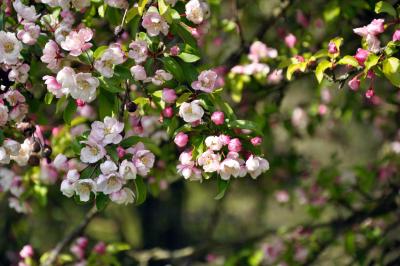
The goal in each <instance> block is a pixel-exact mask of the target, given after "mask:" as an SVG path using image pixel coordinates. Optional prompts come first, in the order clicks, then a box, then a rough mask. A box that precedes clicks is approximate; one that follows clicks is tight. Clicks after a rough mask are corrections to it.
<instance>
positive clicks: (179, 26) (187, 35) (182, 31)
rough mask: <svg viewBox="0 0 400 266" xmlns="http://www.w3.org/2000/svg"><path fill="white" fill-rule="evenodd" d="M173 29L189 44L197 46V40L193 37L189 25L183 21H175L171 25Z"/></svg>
mask: <svg viewBox="0 0 400 266" xmlns="http://www.w3.org/2000/svg"><path fill="white" fill-rule="evenodd" d="M171 31H172V32H173V33H174V34H177V35H178V36H179V37H180V38H181V39H182V40H183V41H184V43H187V44H189V45H190V46H192V47H197V40H196V39H195V38H194V37H193V35H192V33H191V32H190V31H189V29H188V28H187V26H186V25H185V24H183V23H174V24H172V25H171Z"/></svg>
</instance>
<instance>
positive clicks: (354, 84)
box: [348, 77, 360, 91]
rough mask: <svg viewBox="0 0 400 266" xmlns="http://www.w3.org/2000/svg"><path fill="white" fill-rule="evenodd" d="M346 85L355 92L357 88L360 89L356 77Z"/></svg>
mask: <svg viewBox="0 0 400 266" xmlns="http://www.w3.org/2000/svg"><path fill="white" fill-rule="evenodd" d="M348 85H349V87H350V89H352V90H353V91H356V90H358V88H360V80H359V79H358V78H357V77H354V78H352V79H351V80H350V81H349V83H348Z"/></svg>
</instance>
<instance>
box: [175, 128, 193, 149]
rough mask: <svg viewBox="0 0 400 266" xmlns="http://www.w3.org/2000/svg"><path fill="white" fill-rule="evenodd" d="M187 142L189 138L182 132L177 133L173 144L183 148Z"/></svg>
mask: <svg viewBox="0 0 400 266" xmlns="http://www.w3.org/2000/svg"><path fill="white" fill-rule="evenodd" d="M188 141H189V136H188V135H187V134H185V133H183V132H179V133H178V134H177V135H176V136H175V139H174V142H175V144H176V145H177V146H178V147H180V148H183V147H185V146H186V144H187V143H188Z"/></svg>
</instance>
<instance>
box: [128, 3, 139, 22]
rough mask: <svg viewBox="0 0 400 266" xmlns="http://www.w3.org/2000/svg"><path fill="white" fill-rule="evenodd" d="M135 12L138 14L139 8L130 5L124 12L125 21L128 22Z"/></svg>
mask: <svg viewBox="0 0 400 266" xmlns="http://www.w3.org/2000/svg"><path fill="white" fill-rule="evenodd" d="M137 14H139V10H138V8H137V7H132V8H131V9H129V10H128V12H127V13H126V18H125V23H126V24H128V23H129V22H130V21H131V20H132V19H133V18H134V17H135V16H136V15H137Z"/></svg>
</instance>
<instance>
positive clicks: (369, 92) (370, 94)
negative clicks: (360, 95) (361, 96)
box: [365, 88, 375, 99]
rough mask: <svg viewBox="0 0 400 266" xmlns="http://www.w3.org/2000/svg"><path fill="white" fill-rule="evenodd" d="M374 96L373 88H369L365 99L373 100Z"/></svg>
mask: <svg viewBox="0 0 400 266" xmlns="http://www.w3.org/2000/svg"><path fill="white" fill-rule="evenodd" d="M374 95H375V91H374V89H373V88H369V89H368V90H367V91H366V92H365V97H367V98H368V99H371V98H372V97H373V96H374Z"/></svg>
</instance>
